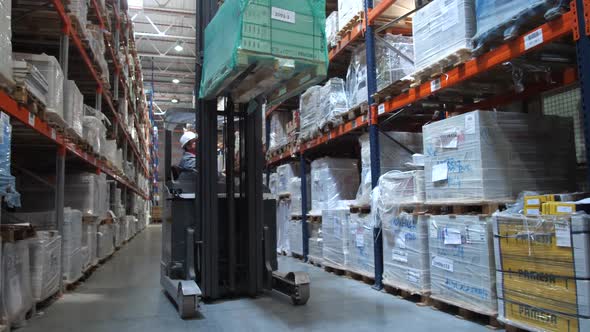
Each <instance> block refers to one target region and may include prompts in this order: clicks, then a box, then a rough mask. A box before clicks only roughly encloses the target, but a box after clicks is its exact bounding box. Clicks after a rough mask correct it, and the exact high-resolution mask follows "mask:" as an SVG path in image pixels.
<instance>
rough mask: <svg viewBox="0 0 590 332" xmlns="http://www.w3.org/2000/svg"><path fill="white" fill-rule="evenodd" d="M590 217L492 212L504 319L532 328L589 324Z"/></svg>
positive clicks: (577, 328)
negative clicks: (589, 249)
mask: <svg viewBox="0 0 590 332" xmlns="http://www.w3.org/2000/svg"><path fill="white" fill-rule="evenodd" d="M589 222H590V217H588V216H587V215H585V214H579V215H562V216H528V217H527V216H523V215H520V214H510V213H506V212H502V213H496V214H494V249H495V253H496V255H495V257H496V271H497V272H496V279H497V291H498V306H499V315H498V316H499V317H498V318H499V319H500V320H502V321H504V322H506V323H508V324H510V325H513V326H516V327H520V328H523V329H526V330H529V331H555V332H557V331H588V330H589V329H590V319H589V317H590V254H589V251H588V248H589V247H590V226H589V225H590V223H589Z"/></svg>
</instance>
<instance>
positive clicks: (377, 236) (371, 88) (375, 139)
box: [365, 0, 383, 290]
mask: <svg viewBox="0 0 590 332" xmlns="http://www.w3.org/2000/svg"><path fill="white" fill-rule="evenodd" d="M372 8H373V0H365V26H366V32H365V46H366V52H367V92H368V96H367V97H368V103H369V106H370V107H369V143H370V152H371V184H372V187H373V188H375V187H376V186H377V184H378V182H379V177H380V176H381V160H380V158H379V127H377V114H376V109H375V108H374V107H372V105H373V103H374V100H373V95H374V94H375V93H376V92H377V69H376V66H375V32H374V31H373V26H372V25H370V24H369V9H372ZM373 239H374V254H375V285H374V286H373V288H374V289H377V290H381V289H382V288H383V283H382V279H383V237H382V233H381V225H380V224H377V225H375V226H374V228H373Z"/></svg>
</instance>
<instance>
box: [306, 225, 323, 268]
mask: <svg viewBox="0 0 590 332" xmlns="http://www.w3.org/2000/svg"><path fill="white" fill-rule="evenodd" d="M307 226H308V227H307V229H308V234H309V255H308V258H309V260H311V261H313V262H314V263H316V264H321V263H322V262H323V260H324V258H323V256H324V238H323V235H322V222H321V220H319V221H318V220H310V219H308V220H307Z"/></svg>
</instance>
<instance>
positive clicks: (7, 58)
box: [0, 1, 13, 84]
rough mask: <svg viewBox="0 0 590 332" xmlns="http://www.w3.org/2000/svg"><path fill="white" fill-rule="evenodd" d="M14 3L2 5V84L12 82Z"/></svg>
mask: <svg viewBox="0 0 590 332" xmlns="http://www.w3.org/2000/svg"><path fill="white" fill-rule="evenodd" d="M11 16H12V1H2V3H0V82H3V83H8V84H11V83H12V82H13V80H12V28H11Z"/></svg>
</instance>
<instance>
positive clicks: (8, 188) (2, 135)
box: [0, 112, 21, 207]
mask: <svg viewBox="0 0 590 332" xmlns="http://www.w3.org/2000/svg"><path fill="white" fill-rule="evenodd" d="M0 131H1V132H0V197H2V198H4V201H5V202H6V204H7V205H8V207H20V205H21V204H20V203H21V202H20V194H19V193H18V192H17V191H16V181H15V178H14V176H12V173H11V167H12V166H11V165H12V163H11V160H12V145H11V142H12V125H11V124H10V117H9V116H8V115H7V114H6V113H3V112H0Z"/></svg>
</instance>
